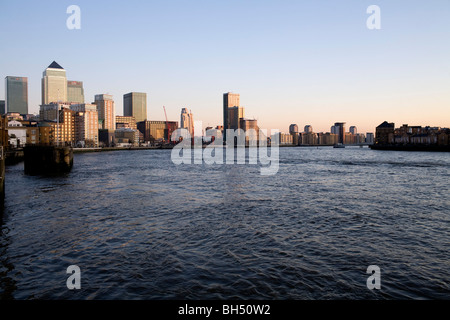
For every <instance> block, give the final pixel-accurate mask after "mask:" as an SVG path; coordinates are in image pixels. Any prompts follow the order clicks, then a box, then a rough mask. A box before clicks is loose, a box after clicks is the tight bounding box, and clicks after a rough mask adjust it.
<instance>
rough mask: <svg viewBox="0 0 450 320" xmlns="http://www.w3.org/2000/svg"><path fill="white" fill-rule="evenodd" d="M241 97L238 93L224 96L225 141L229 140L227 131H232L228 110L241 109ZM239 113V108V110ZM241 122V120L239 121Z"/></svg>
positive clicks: (228, 93) (229, 93)
mask: <svg viewBox="0 0 450 320" xmlns="http://www.w3.org/2000/svg"><path fill="white" fill-rule="evenodd" d="M239 99H240V96H239V94H238V93H231V92H227V93H224V94H223V141H224V142H225V141H226V140H227V129H230V125H229V123H230V120H229V119H228V117H229V114H228V108H232V107H239V106H240V103H239ZM238 112H239V108H238ZM238 121H239V119H238Z"/></svg>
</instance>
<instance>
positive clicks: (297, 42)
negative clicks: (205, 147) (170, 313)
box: [0, 1, 450, 133]
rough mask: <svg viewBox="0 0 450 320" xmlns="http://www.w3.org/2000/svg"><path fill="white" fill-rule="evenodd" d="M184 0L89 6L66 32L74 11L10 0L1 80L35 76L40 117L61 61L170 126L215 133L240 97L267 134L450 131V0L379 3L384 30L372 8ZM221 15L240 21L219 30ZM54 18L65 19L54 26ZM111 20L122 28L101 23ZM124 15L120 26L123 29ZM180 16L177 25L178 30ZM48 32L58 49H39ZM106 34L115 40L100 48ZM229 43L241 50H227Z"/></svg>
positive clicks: (87, 91)
mask: <svg viewBox="0 0 450 320" xmlns="http://www.w3.org/2000/svg"><path fill="white" fill-rule="evenodd" d="M175 3H176V4H177V5H176V6H170V5H169V4H164V3H153V4H147V3H137V2H131V3H129V5H127V6H125V7H123V6H119V5H118V4H114V3H105V2H103V3H95V4H92V3H89V2H85V1H79V2H78V3H77V5H79V6H80V8H81V17H82V23H81V29H80V30H69V29H67V27H66V25H65V22H66V19H67V17H68V15H67V14H66V11H65V10H66V8H67V6H68V3H57V4H55V5H53V6H42V5H41V4H37V3H32V2H30V3H27V5H25V6H23V5H20V4H17V3H2V4H1V5H0V6H1V9H2V10H0V26H2V27H3V28H2V30H4V31H1V33H0V34H1V36H2V38H3V39H4V41H5V44H7V45H8V48H9V50H7V51H4V52H3V54H2V59H1V61H0V70H2V73H1V74H0V76H2V77H3V78H5V77H6V76H10V75H13V76H14V75H17V76H20V77H27V78H28V80H29V83H28V92H29V98H28V99H29V100H28V105H29V112H30V113H38V111H39V105H40V100H41V97H40V92H41V90H40V80H41V75H42V70H43V69H44V68H45V66H47V65H48V64H49V63H50V62H51V61H53V60H54V61H57V62H58V63H59V64H61V65H62V66H64V68H65V70H67V72H68V73H69V75H70V77H69V79H77V81H82V82H83V87H84V96H85V100H86V102H88V103H91V102H93V101H94V97H95V95H96V94H100V93H105V94H110V95H113V99H114V101H115V109H116V110H115V113H116V114H122V110H123V103H122V96H123V95H124V94H126V93H128V92H146V93H147V95H148V106H147V109H148V113H149V114H151V116H150V117H149V118H151V119H153V120H163V119H164V118H165V116H164V111H163V108H162V106H165V107H166V110H167V115H168V118H169V119H178V118H179V110H180V108H183V107H188V108H189V109H191V110H192V112H193V113H195V114H197V115H198V116H197V117H196V118H197V119H198V120H202V122H203V124H204V126H205V127H206V126H217V125H221V124H222V123H223V119H222V116H223V110H222V98H221V96H222V94H223V93H224V92H228V91H229V92H236V93H239V94H240V95H241V105H243V106H245V109H246V116H247V117H249V118H254V119H256V120H258V125H259V126H260V127H261V128H267V129H271V128H276V129H280V130H281V131H284V132H287V131H288V127H289V125H290V124H291V123H293V122H294V123H296V124H298V125H299V127H300V128H302V127H304V126H305V125H312V126H313V128H314V129H315V131H316V132H328V131H329V130H330V126H331V125H332V124H333V123H335V122H346V123H347V125H348V126H356V127H357V128H358V132H362V133H363V132H374V129H375V127H376V126H377V125H378V124H379V123H381V122H383V121H385V120H389V121H392V122H395V123H408V124H410V125H414V124H420V125H430V126H441V127H449V126H450V124H449V122H448V121H449V120H448V119H450V111H449V108H448V106H449V105H450V97H449V95H448V94H447V92H448V87H449V86H450V79H449V77H448V74H449V72H448V71H449V70H450V59H448V56H449V54H450V44H448V42H446V41H444V39H447V38H448V36H449V35H450V22H449V20H448V19H447V15H446V14H445V12H448V10H450V4H449V3H448V1H435V2H433V3H431V4H429V3H428V4H424V3H420V2H418V1H413V3H414V6H413V5H412V3H411V2H408V3H406V2H405V3H395V4H393V3H389V2H387V1H378V3H377V4H378V5H379V6H380V8H381V17H382V28H381V30H369V29H367V27H366V19H367V18H368V15H367V13H366V9H367V7H368V6H369V5H370V4H371V3H370V2H368V1H362V2H359V3H355V2H351V1H344V2H342V3H339V4H333V3H331V2H328V1H324V2H322V3H320V4H317V3H298V2H290V1H288V2H285V3H282V4H280V3H277V2H270V1H268V2H264V3H256V2H248V3H239V2H231V3H229V4H228V5H227V6H224V5H220V4H214V3H210V4H203V3H202V4H200V3H199V2H193V3H192V4H190V5H189V6H188V5H187V4H185V3H181V2H177V1H175ZM174 8H175V9H174ZM137 9H139V10H137ZM219 9H220V10H222V11H221V13H220V14H221V15H226V14H231V13H232V16H233V17H234V18H235V20H236V21H239V23H236V24H229V25H226V26H223V25H222V24H219V23H218V22H217V21H216V19H215V17H216V15H217V10H219ZM6 12H9V14H8V15H6ZM43 12H45V13H46V14H45V16H53V17H55V19H47V20H45V19H44V20H42V19H41V18H40V17H42V16H44V14H43ZM102 12H105V13H107V14H108V15H109V16H110V18H111V19H110V21H111V23H109V22H108V21H109V20H108V21H106V22H105V23H102V24H100V23H98V22H96V20H95V17H97V15H99V14H100V13H102ZM130 12H133V14H134V18H133V19H130V18H127V16H129V15H128V13H130ZM40 13H42V14H40ZM11 17H14V20H12V18H11ZM119 17H120V19H121V20H122V21H123V23H122V24H120V25H119V26H117V25H116V24H113V23H112V21H116V20H117V19H119ZM168 17H170V21H171V22H174V21H176V23H175V24H173V23H172V24H171V25H170V26H168V24H167V21H165V18H168ZM337 20H339V21H337ZM23 21H26V22H27V23H22V22H23ZM417 22H420V23H417ZM6 25H8V28H6ZM11 27H14V28H11ZM6 30H14V31H13V32H10V31H8V32H7V31H6ZM143 34H148V38H145V37H141V35H143ZM37 35H44V36H45V38H47V37H48V38H51V39H58V41H54V40H52V41H43V42H42V41H37V39H40V37H38V36H37ZM125 35H126V37H123V36H125ZM102 36H103V40H105V41H100V42H99V41H93V39H98V38H100V37H102ZM224 37H226V38H228V39H230V43H231V44H232V46H231V49H230V50H225V51H223V50H221V49H219V48H220V47H221V46H219V44H221V42H222V41H223V38H224ZM20 39H27V41H20ZM35 39H36V40H35ZM28 40H29V41H28ZM75 47H86V48H87V47H89V50H86V51H85V52H84V51H83V50H81V51H80V50H72V49H71V48H75ZM128 48H135V49H134V50H128ZM103 49H107V50H106V51H107V52H108V53H107V54H105V53H104V52H105V51H104V50H103ZM4 98H5V92H4V88H1V89H0V100H4ZM425 110H426V112H424V111H425Z"/></svg>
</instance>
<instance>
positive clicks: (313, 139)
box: [301, 132, 318, 146]
mask: <svg viewBox="0 0 450 320" xmlns="http://www.w3.org/2000/svg"><path fill="white" fill-rule="evenodd" d="M301 141H302V142H301V144H302V145H309V146H314V145H316V144H317V143H318V137H317V134H316V133H314V132H308V133H302V135H301Z"/></svg>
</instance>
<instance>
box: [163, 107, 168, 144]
mask: <svg viewBox="0 0 450 320" xmlns="http://www.w3.org/2000/svg"><path fill="white" fill-rule="evenodd" d="M163 108H164V115H165V116H166V130H167V143H169V144H170V131H169V121H168V120H167V113H166V107H165V106H163Z"/></svg>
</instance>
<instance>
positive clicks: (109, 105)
mask: <svg viewBox="0 0 450 320" xmlns="http://www.w3.org/2000/svg"><path fill="white" fill-rule="evenodd" d="M94 104H95V105H96V106H97V111H98V120H100V121H101V122H102V125H101V128H100V129H109V130H115V129H116V122H115V114H114V111H115V109H114V100H113V97H112V95H109V94H96V95H95V102H94Z"/></svg>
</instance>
